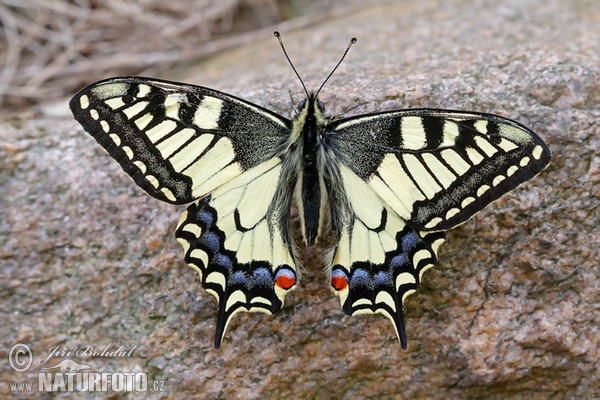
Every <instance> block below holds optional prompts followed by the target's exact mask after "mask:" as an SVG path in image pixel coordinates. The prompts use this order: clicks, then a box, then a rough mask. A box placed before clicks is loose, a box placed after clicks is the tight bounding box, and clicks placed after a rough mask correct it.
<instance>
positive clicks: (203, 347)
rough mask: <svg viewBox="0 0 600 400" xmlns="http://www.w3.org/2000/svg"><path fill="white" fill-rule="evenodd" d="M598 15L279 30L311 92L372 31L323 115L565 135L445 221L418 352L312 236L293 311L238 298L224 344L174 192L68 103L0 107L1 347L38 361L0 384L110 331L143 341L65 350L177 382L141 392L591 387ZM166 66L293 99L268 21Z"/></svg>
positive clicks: (390, 10) (570, 9)
mask: <svg viewBox="0 0 600 400" xmlns="http://www.w3.org/2000/svg"><path fill="white" fill-rule="evenodd" d="M599 20H600V6H599V5H598V4H597V2H593V1H584V0H575V1H571V2H561V1H558V0H551V1H546V2H542V1H528V2H523V1H521V0H519V1H517V0H514V1H502V2H496V1H487V0H484V1H479V2H475V3H474V2H469V1H453V2H446V3H444V4H443V5H440V4H439V2H437V1H433V0H427V1H422V2H413V3H411V4H389V5H380V6H370V7H369V8H367V9H364V10H362V11H354V12H352V13H349V14H348V15H344V16H338V17H336V18H333V19H331V20H328V21H326V22H319V23H318V24H317V25H314V26H310V27H308V28H305V29H302V30H298V31H294V32H282V33H283V34H284V40H285V41H286V44H287V49H288V52H289V53H290V56H291V57H292V59H293V60H294V62H295V65H296V67H297V68H298V70H299V71H300V73H301V75H302V76H303V78H304V80H305V82H306V84H307V86H308V87H309V88H315V87H318V85H320V83H321V81H322V80H323V79H324V78H325V76H326V75H327V74H328V72H329V71H330V70H331V68H332V67H333V66H334V65H335V62H337V60H338V57H339V56H340V55H341V52H342V51H343V49H344V47H345V45H346V43H347V40H348V39H349V38H350V37H351V36H356V37H358V38H359V41H358V43H357V44H356V45H355V47H354V48H353V49H352V50H351V52H350V54H349V56H348V58H347V60H346V61H345V62H344V64H343V65H342V66H341V67H340V69H339V70H338V71H337V72H336V74H335V75H334V77H333V78H332V79H331V81H330V82H329V83H328V84H327V86H326V87H325V88H324V89H323V91H322V95H321V100H322V101H323V102H325V103H326V105H327V107H328V111H329V112H330V113H331V114H341V113H343V112H344V110H351V111H350V114H355V113H363V112H370V111H375V110H388V109H394V108H407V107H435V108H454V109H463V110H477V111H483V112H494V113H497V114H501V115H504V116H507V117H510V118H513V119H516V120H518V121H520V122H521V123H523V124H525V125H527V126H529V127H531V128H532V129H534V130H535V131H536V132H538V134H539V135H540V136H542V137H543V138H544V139H545V140H546V142H547V143H548V145H549V146H550V148H551V149H552V151H553V154H554V159H553V162H552V164H551V165H550V166H549V167H548V169H547V170H546V171H544V172H543V173H542V174H540V175H539V176H538V177H536V178H534V179H532V180H531V181H530V182H528V183H527V184H525V185H523V186H521V187H520V188H518V189H517V190H515V191H513V192H512V193H510V194H508V195H506V196H505V197H503V198H502V199H500V200H499V201H497V202H496V203H494V204H493V205H492V206H491V207H489V208H488V209H486V210H485V211H483V212H482V213H481V214H479V215H478V216H476V217H475V218H473V219H472V220H471V221H469V222H467V223H466V224H464V225H462V226H461V227H459V228H457V229H455V230H453V231H451V232H450V233H449V235H448V241H447V243H446V244H445V245H444V246H443V247H442V249H441V251H440V260H441V261H440V263H439V264H438V265H437V267H436V268H435V269H433V270H431V271H429V272H427V273H426V274H425V277H424V283H423V285H422V287H421V289H420V290H419V291H418V292H417V294H415V295H413V296H411V297H410V298H409V299H408V301H407V303H406V316H407V331H408V337H409V349H408V350H407V351H402V350H401V349H400V346H399V345H398V343H397V340H396V338H395V335H394V332H393V329H392V326H391V325H390V323H389V322H388V321H387V320H386V319H385V318H382V317H373V316H362V317H355V318H350V317H347V316H345V315H344V314H343V313H342V311H341V309H340V307H339V302H338V300H337V298H336V297H335V296H334V295H332V294H331V293H330V292H329V289H328V284H327V282H326V279H325V273H324V272H323V270H322V268H321V266H320V265H321V264H320V257H321V254H322V251H321V249H318V248H310V249H307V250H305V252H304V253H305V255H306V257H305V267H306V273H305V274H304V276H303V279H302V281H301V284H300V287H299V288H298V290H297V291H295V292H294V293H293V294H292V295H290V296H288V298H287V301H286V307H285V308H284V309H283V310H282V311H281V312H280V313H278V314H277V315H274V316H264V315H247V314H243V315H239V316H238V317H237V318H235V320H234V321H233V322H232V324H231V325H230V327H229V330H228V332H227V334H226V336H225V340H224V343H223V346H222V348H221V349H219V350H215V349H214V348H212V338H213V334H214V327H215V323H214V322H215V312H216V307H215V302H214V300H213V298H212V296H210V295H208V294H207V293H206V292H204V291H203V290H202V289H201V288H200V285H199V282H198V280H197V276H196V274H195V272H194V271H193V270H192V269H190V268H188V267H187V266H186V265H185V263H184V262H183V254H182V251H181V249H180V247H179V245H178V244H177V243H176V242H175V239H174V235H173V234H174V229H175V226H176V223H177V221H178V219H179V215H180V214H181V212H182V211H183V207H172V206H169V205H165V204H161V203H159V202H157V201H155V200H154V199H152V198H149V197H148V196H146V195H144V194H143V193H142V192H141V191H140V190H138V189H137V188H136V187H135V185H134V184H133V183H131V182H130V180H129V179H128V178H127V177H126V175H125V174H124V173H123V172H122V171H121V170H120V169H119V167H118V166H117V165H116V163H114V162H113V161H112V160H111V159H110V158H109V157H108V156H106V155H105V154H104V153H103V151H102V150H101V149H100V148H99V146H97V145H96V144H95V142H94V141H93V140H92V139H91V138H90V137H88V136H87V135H85V134H84V133H82V130H81V128H80V127H79V126H78V125H76V123H75V122H74V121H73V120H72V119H71V118H68V117H66V116H65V117H64V118H35V119H30V120H23V119H9V120H6V121H4V122H2V123H1V125H0V152H1V154H0V193H1V194H2V195H1V196H0V273H1V274H2V281H1V283H0V301H1V302H2V307H1V309H0V313H2V314H1V315H2V324H1V326H0V337H1V338H2V346H0V353H2V354H0V355H1V356H2V358H4V359H5V360H6V356H7V353H8V352H9V350H10V348H11V346H12V345H14V344H16V343H24V344H28V345H29V346H30V347H31V348H32V349H33V353H34V357H33V361H34V362H33V365H32V367H31V369H30V370H29V371H28V372H24V373H17V372H15V371H13V370H12V369H10V367H9V366H8V365H7V363H6V362H5V363H4V364H2V365H1V366H0V371H1V376H2V381H4V382H3V383H2V385H1V386H0V393H2V394H3V396H5V395H6V394H8V393H9V391H10V388H9V386H8V384H7V383H6V382H13V381H33V382H36V385H37V373H38V372H40V371H41V368H43V367H47V366H51V365H54V364H57V363H58V362H59V361H61V360H62V359H64V358H65V357H53V358H51V359H50V360H48V361H47V362H46V363H42V364H40V361H43V360H44V359H45V358H47V357H48V355H49V353H48V352H49V349H51V348H53V347H56V346H60V347H62V348H63V349H67V350H69V349H75V350H76V349H78V348H85V347H87V346H96V348H97V349H100V350H101V349H102V348H104V347H106V346H108V345H109V344H110V343H114V344H115V347H118V346H123V349H124V350H132V349H133V351H131V353H130V356H128V357H116V356H113V357H100V356H98V355H97V356H92V357H71V358H72V359H74V360H76V361H78V362H80V363H87V364H88V365H90V366H92V368H93V369H92V370H93V371H96V372H137V371H141V372H145V373H148V377H149V379H150V381H154V380H156V381H164V387H163V388H164V390H165V391H164V392H158V393H156V392H153V393H138V394H133V395H132V396H130V397H132V398H135V397H140V398H142V397H146V396H148V395H150V397H154V398H161V397H163V398H171V397H172V398H178V397H182V396H187V397H190V396H192V395H194V396H195V397H199V398H358V397H360V398H389V397H391V396H398V397H397V398H412V399H420V398H449V397H454V398H483V397H485V398H503V399H505V398H515V399H519V398H534V399H538V398H539V399H542V398H543V399H545V398H550V397H552V398H598V397H600V389H599V388H598V381H600V371H599V364H598V363H599V359H600V350H599V347H600V339H599V338H600V332H599V331H600V329H599V326H600V314H599V313H600V307H599V304H600V289H599V288H600V267H599V265H598V264H599V263H598V260H599V259H600V233H599V230H598V225H599V223H600V211H599V210H600V189H599V188H600V135H599V128H598V120H599V119H600V100H599V99H600V62H599V56H598V54H600V45H599V43H600V27H599V24H598V21H599ZM161 77H162V78H169V79H180V80H186V81H189V82H194V83H197V84H201V85H205V86H210V87H214V88H216V89H219V90H223V91H227V92H230V93H232V94H236V95H238V96H240V97H244V98H247V99H248V100H251V101H254V102H256V103H258V104H261V105H263V106H265V107H268V108H271V109H273V110H276V111H277V112H281V113H282V114H286V115H287V113H289V110H290V109H291V104H290V100H289V95H288V90H291V92H292V95H293V97H294V98H295V101H298V100H299V99H300V98H301V96H302V90H301V87H300V85H299V83H298V82H297V80H296V79H295V76H294V75H293V74H292V72H291V71H290V70H289V67H288V66H287V65H286V62H285V59H284V58H283V56H282V54H281V51H280V50H279V48H278V45H277V44H276V42H275V39H274V38H272V37H270V36H269V37H265V39H264V41H258V42H255V43H251V44H250V45H247V46H245V47H244V48H240V49H238V50H235V51H229V52H227V53H223V54H220V55H218V56H216V57H213V58H211V59H210V60H207V61H205V62H203V63H201V64H200V65H199V66H198V67H197V68H194V69H190V70H187V71H178V72H177V73H176V74H175V73H174V74H173V75H170V74H168V73H165V75H163V76H161ZM65 107H66V105H65ZM73 352H74V350H73ZM105 395H106V394H104V395H102V396H99V397H104V396H105ZM18 397H26V396H25V395H23V394H20V395H19V396H18Z"/></svg>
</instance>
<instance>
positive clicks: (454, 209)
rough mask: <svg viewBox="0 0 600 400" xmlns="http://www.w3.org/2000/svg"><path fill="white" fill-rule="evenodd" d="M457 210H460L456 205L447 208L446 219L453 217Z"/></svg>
mask: <svg viewBox="0 0 600 400" xmlns="http://www.w3.org/2000/svg"><path fill="white" fill-rule="evenodd" d="M459 212H460V210H459V209H458V208H456V207H453V208H451V209H449V210H448V212H447V213H446V219H450V218H452V217H454V216H455V215H456V214H458V213H459Z"/></svg>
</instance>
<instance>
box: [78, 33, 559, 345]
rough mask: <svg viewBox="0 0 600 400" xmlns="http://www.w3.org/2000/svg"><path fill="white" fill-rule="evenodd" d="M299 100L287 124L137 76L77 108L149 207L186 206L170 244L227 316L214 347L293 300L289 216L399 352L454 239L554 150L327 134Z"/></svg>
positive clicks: (463, 137)
mask: <svg viewBox="0 0 600 400" xmlns="http://www.w3.org/2000/svg"><path fill="white" fill-rule="evenodd" d="M275 36H277V38H278V39H279V42H280V44H281V47H282V49H283V52H284V54H285V56H286V58H287V59H288V61H289V57H288V55H287V53H286V51H285V48H284V47H283V43H282V42H281V38H280V37H279V34H278V33H277V32H276V33H275ZM355 41H356V39H353V40H352V41H351V43H350V44H349V45H348V48H347V49H346V52H345V53H344V56H345V55H346V54H347V52H348V50H349V48H350V46H351V45H352V44H353V43H354V42H355ZM344 56H342V58H341V59H340V61H339V62H338V64H337V65H336V67H335V68H334V70H333V71H332V72H331V73H330V74H329V76H328V77H327V79H325V81H324V82H323V85H324V84H325V82H326V81H327V80H328V79H329V77H330V76H331V75H332V74H333V72H334V71H335V69H336V68H337V67H338V66H339V65H340V63H341V62H342V60H343V58H344ZM290 65H291V66H292V68H293V70H294V73H295V74H296V75H298V72H297V71H296V69H295V68H294V67H293V64H292V63H291V62H290ZM298 78H300V76H299V75H298ZM300 81H301V82H302V80H301V79H300ZM302 85H303V87H304V90H305V92H306V96H307V97H306V99H305V100H303V101H302V102H301V103H300V104H299V107H298V110H297V113H296V115H295V116H294V118H293V119H292V120H289V119H287V118H284V117H282V116H280V115H277V114H275V113H273V112H271V111H269V110H267V109H265V108H262V107H260V106H257V105H255V104H252V103H249V102H247V101H245V100H242V99H240V98H237V97H235V96H232V95H230V94H226V93H222V92H219V91H216V90H213V89H209V88H206V87H201V86H194V85H188V84H183V83H177V82H168V81H163V80H158V79H151V78H142V77H118V78H110V79H106V80H103V81H100V82H97V83H94V84H92V85H90V86H88V87H86V88H84V89H82V90H81V91H80V92H79V93H77V94H76V95H75V96H74V97H73V99H72V100H71V102H70V107H71V110H72V112H73V115H74V117H75V119H76V120H77V121H79V123H80V124H81V125H82V126H83V128H84V129H85V130H86V131H88V132H89V133H90V134H91V135H92V136H93V137H94V139H96V141H97V142H98V143H99V144H100V145H101V146H102V147H103V148H104V149H105V150H106V151H107V152H108V154H109V155H110V156H112V157H113V158H114V159H115V160H116V161H117V162H118V163H119V164H120V165H121V167H122V168H123V169H124V170H125V172H127V173H128V174H129V176H130V177H131V178H132V179H133V181H134V182H135V183H136V184H137V185H138V186H139V187H141V188H142V189H143V190H144V191H146V192H147V193H148V194H149V195H151V196H153V197H155V198H157V199H159V200H163V201H166V202H168V203H173V204H185V203H190V202H193V203H192V204H191V205H190V206H189V207H188V208H187V210H186V211H185V213H184V214H183V216H182V217H181V220H180V222H179V225H178V227H177V231H176V237H177V240H178V241H179V243H180V244H181V245H182V246H183V249H184V251H185V260H186V262H187V263H188V264H189V265H190V266H191V267H193V268H194V269H195V270H196V271H197V272H198V274H199V275H200V280H201V282H202V286H203V287H204V288H205V289H206V291H207V292H208V293H210V294H212V295H213V296H215V297H216V299H217V301H218V314H217V324H216V335H215V341H214V344H215V347H217V348H218V347H219V346H220V344H221V341H222V338H223V335H224V334H225V331H226V329H227V325H228V324H229V322H230V321H231V318H232V316H233V315H234V314H236V313H238V312H242V311H243V312H248V311H250V312H254V311H259V312H264V313H267V314H270V313H274V312H276V311H278V310H279V309H280V308H281V307H282V305H283V302H284V297H285V295H286V294H287V293H288V292H289V291H290V290H292V289H294V288H295V286H296V284H297V282H298V267H299V265H298V254H297V249H296V248H295V246H294V243H293V241H292V236H291V228H290V216H291V208H292V205H293V204H296V205H297V207H298V210H299V215H300V220H301V230H302V234H303V238H304V241H305V243H306V244H307V245H312V244H314V243H315V242H316V241H317V239H318V238H319V237H320V236H321V235H322V234H323V233H324V232H328V231H331V232H332V234H333V235H334V246H333V248H332V250H331V253H330V256H329V257H328V260H327V265H328V271H329V274H330V277H331V288H332V290H333V291H334V292H335V293H336V294H337V295H338V296H339V298H340V300H341V305H342V308H343V310H344V312H345V313H346V314H348V315H355V314H363V313H380V314H383V315H385V316H386V317H387V318H389V319H390V320H391V321H392V323H393V325H394V328H395V330H396V334H397V336H398V338H399V340H400V344H401V346H402V348H406V345H407V339H406V332H405V327H404V317H403V313H402V308H403V303H404V300H405V299H406V297H407V296H408V295H410V294H411V293H413V292H415V290H416V289H417V288H418V286H419V284H420V282H421V279H422V276H423V273H424V272H425V271H426V270H427V269H429V268H431V267H432V266H433V265H434V264H435V263H436V261H437V251H438V248H439V246H440V245H441V244H442V242H443V241H444V237H445V231H446V230H448V229H450V228H453V227H455V226H457V225H459V224H461V223H463V222H465V221H466V220H467V219H469V218H470V217H472V216H473V215H474V214H476V213H477V212H479V211H480V210H482V209H483V208H484V207H485V206H487V205H488V204H489V203H490V202H492V201H493V200H495V199H497V198H498V197H500V196H502V195H503V194H505V193H507V192H509V191H510V190H512V189H514V188H515V187H517V186H518V185H519V184H521V183H523V182H525V181H527V180H528V179H530V178H532V177H533V176H535V175H536V174H538V173H539V172H540V171H542V170H543V169H544V168H545V167H546V166H547V165H548V163H549V162H550V158H551V154H550V150H549V149H548V147H547V146H546V144H545V143H544V142H543V141H542V139H540V138H539V137H538V136H537V135H536V134H535V133H534V132H532V131H531V130H530V129H528V128H526V127H525V126H523V125H521V124H519V123H517V122H515V121H512V120H509V119H506V118H503V117H500V116H496V115H492V114H484V113H476V112H463V111H451V110H437V109H408V110H397V111H386V112H379V113H373V114H366V115H359V116H353V117H350V118H346V119H329V118H327V117H325V116H324V107H323V104H322V103H321V102H320V101H319V99H318V93H319V91H320V90H321V88H322V87H323V85H321V87H320V88H319V90H318V91H317V92H316V93H312V94H309V93H308V91H307V90H306V87H305V86H304V83H303V82H302Z"/></svg>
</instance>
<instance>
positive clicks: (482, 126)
mask: <svg viewBox="0 0 600 400" xmlns="http://www.w3.org/2000/svg"><path fill="white" fill-rule="evenodd" d="M473 126H474V127H475V129H477V130H478V131H479V132H481V133H487V130H488V129H487V127H488V122H487V121H486V120H485V119H480V120H478V121H476V122H475V124H473Z"/></svg>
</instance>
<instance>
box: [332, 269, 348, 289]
mask: <svg viewBox="0 0 600 400" xmlns="http://www.w3.org/2000/svg"><path fill="white" fill-rule="evenodd" d="M331 286H333V288H334V289H335V290H344V289H346V288H347V287H348V278H347V277H346V274H344V273H343V272H341V271H336V272H335V273H333V274H332V275H331Z"/></svg>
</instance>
